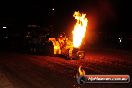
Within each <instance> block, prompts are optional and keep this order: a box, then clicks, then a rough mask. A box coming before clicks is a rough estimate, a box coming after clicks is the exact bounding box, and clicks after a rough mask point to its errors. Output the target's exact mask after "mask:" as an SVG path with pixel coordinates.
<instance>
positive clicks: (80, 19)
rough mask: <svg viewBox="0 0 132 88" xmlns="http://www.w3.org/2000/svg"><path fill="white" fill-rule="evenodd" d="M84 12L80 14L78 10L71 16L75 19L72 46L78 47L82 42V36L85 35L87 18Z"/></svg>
mask: <svg viewBox="0 0 132 88" xmlns="http://www.w3.org/2000/svg"><path fill="white" fill-rule="evenodd" d="M85 16H86V14H81V13H80V12H79V11H78V12H76V11H75V12H74V14H73V17H75V19H76V20H77V22H76V24H75V26H74V30H73V46H74V47H75V48H79V46H80V45H81V43H82V40H83V38H84V37H85V32H86V27H87V22H88V20H87V18H86V17H85Z"/></svg>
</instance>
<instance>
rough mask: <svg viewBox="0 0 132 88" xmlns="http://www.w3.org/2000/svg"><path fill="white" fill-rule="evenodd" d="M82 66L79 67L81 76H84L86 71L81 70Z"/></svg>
mask: <svg viewBox="0 0 132 88" xmlns="http://www.w3.org/2000/svg"><path fill="white" fill-rule="evenodd" d="M81 67H82V66H79V69H78V71H79V75H80V76H82V75H85V71H84V70H83V69H81Z"/></svg>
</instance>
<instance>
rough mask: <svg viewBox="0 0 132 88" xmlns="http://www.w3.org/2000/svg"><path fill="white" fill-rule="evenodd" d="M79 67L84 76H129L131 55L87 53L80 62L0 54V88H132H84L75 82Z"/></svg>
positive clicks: (121, 87)
mask: <svg viewBox="0 0 132 88" xmlns="http://www.w3.org/2000/svg"><path fill="white" fill-rule="evenodd" d="M80 65H81V66H82V68H83V69H84V70H85V71H86V74H128V75H130V76H132V54H130V53H126V52H116V51H107V52H87V54H86V57H85V59H83V60H65V59H64V58H61V57H50V56H42V55H41V56H38V55H27V54H18V53H1V54H0V88H131V87H132V83H131V82H130V83H128V84H86V85H83V86H80V85H78V84H77V82H76V78H75V75H76V73H77V72H78V67H79V66H80ZM1 81H2V82H3V83H2V82H1Z"/></svg>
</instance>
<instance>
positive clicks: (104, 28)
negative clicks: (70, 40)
mask: <svg viewBox="0 0 132 88" xmlns="http://www.w3.org/2000/svg"><path fill="white" fill-rule="evenodd" d="M131 7H132V5H131V3H130V0H83V1H82V0H65V1H64V0H63V1H60V0H47V1H45V0H43V1H14V2H13V1H4V2H2V1H1V2H0V26H1V27H0V34H1V35H0V36H1V40H0V41H1V49H2V48H3V49H5V48H7V47H13V46H15V47H16V45H17V46H18V47H17V48H20V47H21V46H19V45H22V44H23V41H24V39H23V38H24V33H25V31H27V30H28V29H29V25H37V27H35V28H34V27H33V28H30V29H31V30H34V29H35V30H36V29H40V30H43V31H44V32H45V31H46V30H48V31H49V30H50V31H51V30H52V31H53V33H56V32H63V31H64V32H66V34H67V35H70V34H71V32H72V30H73V27H74V24H75V22H76V20H75V19H74V17H73V13H74V12H75V11H80V12H82V13H86V14H87V15H86V17H87V18H88V21H89V22H88V28H87V33H86V44H87V45H88V47H106V48H123V49H125V50H131V44H132V43H131V42H132V32H131V29H132V28H131V20H132V17H131V15H132V14H131V11H132V10H131ZM53 9H54V10H53ZM3 26H7V28H6V29H3V28H2V27H3ZM7 36H8V38H7ZM119 37H120V38H122V43H119V39H118V38H119ZM19 43H20V44H19ZM11 45H12V46H11Z"/></svg>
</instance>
